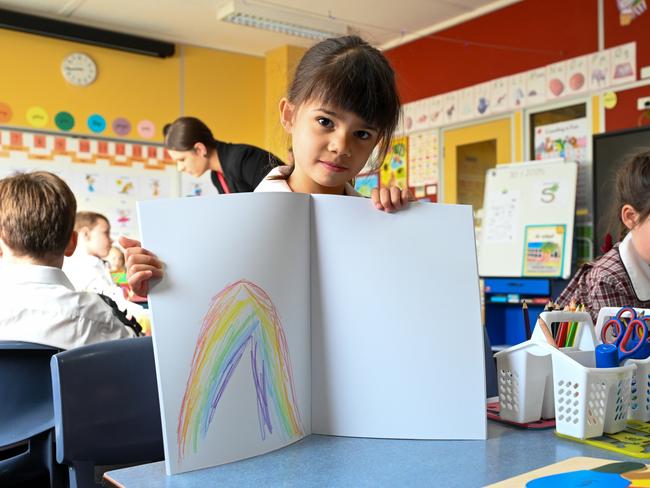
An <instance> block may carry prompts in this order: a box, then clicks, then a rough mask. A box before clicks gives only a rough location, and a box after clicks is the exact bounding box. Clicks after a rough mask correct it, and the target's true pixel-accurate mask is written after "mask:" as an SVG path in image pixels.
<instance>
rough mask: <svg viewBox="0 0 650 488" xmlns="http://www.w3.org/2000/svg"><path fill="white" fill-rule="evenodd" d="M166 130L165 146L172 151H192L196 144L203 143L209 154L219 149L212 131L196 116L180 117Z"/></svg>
mask: <svg viewBox="0 0 650 488" xmlns="http://www.w3.org/2000/svg"><path fill="white" fill-rule="evenodd" d="M165 127H166V130H165V147H166V148H167V149H171V150H172V151H190V150H193V149H194V144H196V143H197V142H200V143H202V144H203V145H204V146H205V147H206V148H207V149H208V154H210V153H212V151H216V150H217V143H216V141H215V140H214V136H213V135H212V131H210V129H209V128H208V126H207V125H205V124H204V123H203V122H201V121H200V120H199V119H197V118H196V117H179V118H177V119H176V120H175V121H174V122H172V123H171V124H168V125H167V126H165Z"/></svg>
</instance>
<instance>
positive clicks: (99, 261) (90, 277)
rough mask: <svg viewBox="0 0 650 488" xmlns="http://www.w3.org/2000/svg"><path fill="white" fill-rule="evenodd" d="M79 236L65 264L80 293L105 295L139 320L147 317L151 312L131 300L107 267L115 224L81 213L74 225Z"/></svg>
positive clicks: (96, 214) (69, 276)
mask: <svg viewBox="0 0 650 488" xmlns="http://www.w3.org/2000/svg"><path fill="white" fill-rule="evenodd" d="M74 228H75V231H76V232H77V233H78V235H79V243H78V245H77V249H76V250H75V252H74V254H73V255H72V256H69V257H66V259H65V261H64V262H63V271H64V272H65V274H66V275H67V276H68V279H69V280H70V281H71V282H72V284H73V285H74V287H75V289H77V290H79V291H91V292H95V293H101V294H102V295H105V296H107V297H109V298H110V299H112V300H114V301H115V303H117V306H118V307H119V308H120V310H123V311H124V310H125V311H126V312H127V313H128V314H129V315H131V316H133V317H135V318H136V319H137V320H138V321H139V320H140V319H141V318H142V317H144V316H147V311H146V310H145V309H144V308H143V307H141V306H140V305H138V304H137V303H133V302H130V301H128V300H127V299H126V298H125V297H124V291H122V288H121V287H119V286H117V285H116V284H115V283H114V282H113V278H112V277H111V273H110V271H109V269H108V267H107V266H106V262H105V261H104V258H106V257H107V256H108V254H109V252H110V250H111V244H112V242H113V241H112V240H111V237H110V233H111V224H110V223H109V222H108V219H107V218H106V217H105V216H103V215H102V214H99V213H96V212H77V217H76V219H75V224H74Z"/></svg>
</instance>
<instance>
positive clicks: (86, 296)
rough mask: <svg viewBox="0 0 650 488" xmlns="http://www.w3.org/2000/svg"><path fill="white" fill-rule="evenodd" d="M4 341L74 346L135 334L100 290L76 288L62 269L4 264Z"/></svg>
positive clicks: (0, 285)
mask: <svg viewBox="0 0 650 488" xmlns="http://www.w3.org/2000/svg"><path fill="white" fill-rule="evenodd" d="M0 304H1V305H0V340H3V341H25V342H35V343H37V344H44V345H47V346H53V347H57V348H59V349H71V348H73V347H79V346H83V345H86V344H93V343H95V342H102V341H108V340H112V339H125V338H128V337H135V331H134V330H133V329H131V328H129V327H126V326H125V325H124V324H123V323H122V322H120V320H119V319H118V318H117V317H116V316H115V315H113V310H112V309H111V308H110V307H109V306H108V305H107V304H106V303H104V301H103V300H102V299H101V298H100V297H99V296H98V295H97V294H96V293H88V292H80V291H75V289H74V287H73V286H72V283H70V281H69V280H68V278H67V277H66V275H65V274H64V273H63V271H61V269H59V268H53V267H50V266H37V265H32V264H7V263H2V264H0Z"/></svg>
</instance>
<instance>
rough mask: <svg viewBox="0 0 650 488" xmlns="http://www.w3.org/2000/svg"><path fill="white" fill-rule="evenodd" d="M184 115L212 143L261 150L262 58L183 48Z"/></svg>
mask: <svg viewBox="0 0 650 488" xmlns="http://www.w3.org/2000/svg"><path fill="white" fill-rule="evenodd" d="M183 49H184V56H183V64H184V66H183V71H184V73H185V76H184V80H185V84H184V89H183V95H184V115H193V116H196V117H198V118H200V119H201V120H203V121H204V122H205V123H206V124H207V125H208V127H210V128H211V129H212V133H213V134H214V137H215V138H216V139H219V140H222V141H227V142H243V143H246V144H253V145H255V146H260V147H264V116H265V115H264V114H265V112H264V86H265V79H264V58H258V57H255V56H246V55H243V54H234V53H229V52H225V51H217V50H213V49H205V48H200V47H193V46H185V47H183Z"/></svg>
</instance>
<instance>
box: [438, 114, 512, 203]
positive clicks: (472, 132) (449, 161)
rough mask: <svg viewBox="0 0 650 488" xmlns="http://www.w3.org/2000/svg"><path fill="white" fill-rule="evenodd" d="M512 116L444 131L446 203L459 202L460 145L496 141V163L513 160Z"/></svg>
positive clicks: (443, 188)
mask: <svg viewBox="0 0 650 488" xmlns="http://www.w3.org/2000/svg"><path fill="white" fill-rule="evenodd" d="M511 126H512V122H511V119H510V118H506V119H499V120H494V121H490V122H483V123H479V124H475V125H470V126H467V127H462V128H459V129H450V130H446V131H444V133H443V134H444V151H445V152H444V154H445V160H444V181H443V186H442V190H443V195H444V202H445V203H457V202H458V186H457V183H458V161H457V149H458V146H461V145H465V144H473V143H476V142H482V141H490V140H495V141H496V163H497V164H504V163H510V162H512V158H513V154H512V143H511V130H512V129H511Z"/></svg>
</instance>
